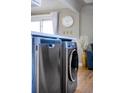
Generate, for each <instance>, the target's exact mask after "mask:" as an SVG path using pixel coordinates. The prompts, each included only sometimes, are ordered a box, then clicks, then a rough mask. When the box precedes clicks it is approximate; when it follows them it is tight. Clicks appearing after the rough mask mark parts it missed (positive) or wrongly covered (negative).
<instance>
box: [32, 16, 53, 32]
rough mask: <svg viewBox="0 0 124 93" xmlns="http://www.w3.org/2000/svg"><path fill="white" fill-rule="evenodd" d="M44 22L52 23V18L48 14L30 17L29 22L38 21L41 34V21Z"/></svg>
mask: <svg viewBox="0 0 124 93" xmlns="http://www.w3.org/2000/svg"><path fill="white" fill-rule="evenodd" d="M44 20H51V21H52V16H51V15H50V14H43V15H33V16H31V22H35V21H40V32H42V33H43V21H44Z"/></svg>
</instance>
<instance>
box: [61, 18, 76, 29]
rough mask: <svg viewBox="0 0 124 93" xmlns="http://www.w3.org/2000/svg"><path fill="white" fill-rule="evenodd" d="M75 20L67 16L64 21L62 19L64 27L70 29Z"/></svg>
mask: <svg viewBox="0 0 124 93" xmlns="http://www.w3.org/2000/svg"><path fill="white" fill-rule="evenodd" d="M73 22H74V21H73V18H72V17H71V16H65V17H63V19H62V24H63V26H65V27H70V26H72V25H73Z"/></svg>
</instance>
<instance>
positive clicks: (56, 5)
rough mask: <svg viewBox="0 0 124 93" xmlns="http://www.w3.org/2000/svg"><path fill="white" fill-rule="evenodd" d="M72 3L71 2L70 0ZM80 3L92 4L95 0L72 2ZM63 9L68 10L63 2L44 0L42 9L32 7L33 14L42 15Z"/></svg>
mask: <svg viewBox="0 0 124 93" xmlns="http://www.w3.org/2000/svg"><path fill="white" fill-rule="evenodd" d="M69 1H70V2H71V0H69ZM72 1H75V2H76V3H78V5H81V6H83V5H85V4H90V3H92V2H93V0H72ZM63 8H68V7H67V5H66V4H64V3H62V2H61V0H42V3H41V7H32V8H31V13H32V14H38V13H39V14H40V13H43V12H47V11H48V10H59V9H63Z"/></svg>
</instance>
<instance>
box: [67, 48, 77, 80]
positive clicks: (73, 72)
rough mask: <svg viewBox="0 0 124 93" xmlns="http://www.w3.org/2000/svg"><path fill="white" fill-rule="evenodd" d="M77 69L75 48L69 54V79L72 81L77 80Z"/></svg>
mask: <svg viewBox="0 0 124 93" xmlns="http://www.w3.org/2000/svg"><path fill="white" fill-rule="evenodd" d="M77 71H78V53H77V50H76V49H73V50H72V51H71V53H70V55H69V79H70V80H71V81H72V82H75V81H76V80H77Z"/></svg>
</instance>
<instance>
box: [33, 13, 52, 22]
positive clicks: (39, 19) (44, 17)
mask: <svg viewBox="0 0 124 93" xmlns="http://www.w3.org/2000/svg"><path fill="white" fill-rule="evenodd" d="M45 19H46V20H47V19H51V15H50V14H43V15H33V16H31V21H41V20H45Z"/></svg>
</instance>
